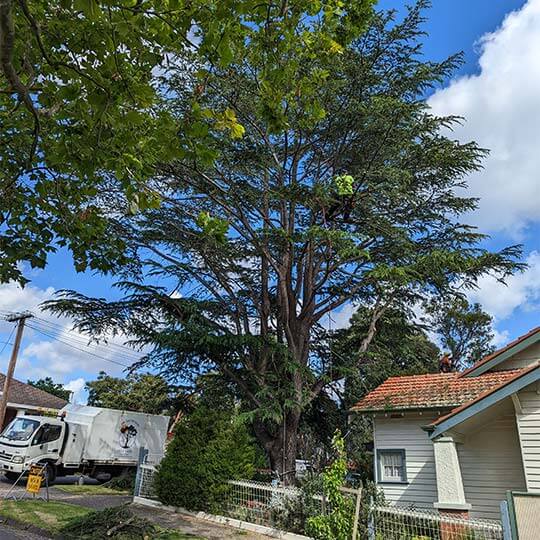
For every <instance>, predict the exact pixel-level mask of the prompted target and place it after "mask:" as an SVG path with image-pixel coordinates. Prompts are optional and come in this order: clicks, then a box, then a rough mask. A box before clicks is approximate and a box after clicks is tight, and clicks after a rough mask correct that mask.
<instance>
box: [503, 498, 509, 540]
mask: <svg viewBox="0 0 540 540" xmlns="http://www.w3.org/2000/svg"><path fill="white" fill-rule="evenodd" d="M501 522H502V529H503V539H504V540H512V528H511V526H510V514H509V513H508V502H507V501H501Z"/></svg>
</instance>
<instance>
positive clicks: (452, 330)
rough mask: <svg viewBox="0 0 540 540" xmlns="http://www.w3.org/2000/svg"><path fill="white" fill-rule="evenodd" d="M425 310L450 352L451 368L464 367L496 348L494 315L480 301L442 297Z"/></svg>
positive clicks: (429, 322)
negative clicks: (470, 302)
mask: <svg viewBox="0 0 540 540" xmlns="http://www.w3.org/2000/svg"><path fill="white" fill-rule="evenodd" d="M426 312H427V322H428V324H431V325H432V327H433V329H434V330H435V332H437V334H438V335H439V337H440V338H441V343H442V346H443V348H444V349H445V350H446V351H448V352H449V353H450V357H451V368H452V369H464V368H466V367H468V366H470V365H471V364H472V363H474V362H476V361H477V360H480V359H481V358H483V357H484V356H487V355H488V354H491V353H492V352H493V351H494V350H495V347H494V346H493V338H494V333H493V318H492V317H491V315H489V314H488V313H486V312H485V311H484V310H483V309H482V307H481V306H480V304H478V303H475V304H469V302H468V301H467V300H466V299H465V298H463V297H460V296H457V297H452V298H449V299H444V298H443V299H437V300H435V301H432V302H431V304H430V305H429V306H428V309H427V310H426Z"/></svg>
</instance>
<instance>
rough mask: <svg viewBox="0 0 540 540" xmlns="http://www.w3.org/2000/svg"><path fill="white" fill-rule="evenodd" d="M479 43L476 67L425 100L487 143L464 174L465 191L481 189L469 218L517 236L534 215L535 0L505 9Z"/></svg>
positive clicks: (539, 201) (539, 213)
mask: <svg viewBox="0 0 540 540" xmlns="http://www.w3.org/2000/svg"><path fill="white" fill-rule="evenodd" d="M479 47H480V59H479V65H480V72H479V73H478V75H473V76H465V77H460V78H458V79H457V80H455V81H453V82H452V83H451V84H450V85H449V86H448V87H447V88H445V89H443V90H440V91H438V92H436V93H435V94H434V95H433V96H432V97H431V98H430V100H429V104H430V106H431V107H432V109H433V112H434V113H436V114H442V115H445V114H457V115H461V116H464V117H465V120H466V121H465V123H464V125H463V126H462V127H458V128H456V130H455V132H454V133H455V136H456V137H457V138H458V139H459V140H461V141H469V140H476V141H477V142H478V144H479V145H480V146H482V147H484V148H488V149H489V150H490V151H491V153H490V156H489V157H488V158H487V160H486V161H485V162H484V165H485V168H484V169H483V170H482V171H480V172H478V173H476V174H474V175H472V176H471V177H470V193H471V194H472V195H474V196H479V197H481V202H480V209H479V211H477V212H476V213H475V215H474V216H473V221H474V222H476V224H478V225H479V226H480V227H482V228H483V229H484V230H491V231H505V232H508V233H510V234H512V235H515V236H516V235H519V234H520V233H521V232H522V230H523V229H524V227H526V226H527V224H529V223H531V222H536V221H539V220H540V173H539V171H540V152H539V151H538V149H539V148H540V129H538V126H539V125H540V105H539V103H540V102H539V99H538V96H539V95H540V61H539V60H538V51H539V50H540V0H529V1H528V2H527V3H526V4H525V5H524V6H523V8H521V9H520V10H518V11H514V12H512V13H510V14H509V15H507V17H506V18H505V19H504V21H503V23H502V25H501V27H500V28H498V29H497V30H496V31H494V32H493V33H490V34H486V35H484V36H483V37H482V39H481V40H480V42H479Z"/></svg>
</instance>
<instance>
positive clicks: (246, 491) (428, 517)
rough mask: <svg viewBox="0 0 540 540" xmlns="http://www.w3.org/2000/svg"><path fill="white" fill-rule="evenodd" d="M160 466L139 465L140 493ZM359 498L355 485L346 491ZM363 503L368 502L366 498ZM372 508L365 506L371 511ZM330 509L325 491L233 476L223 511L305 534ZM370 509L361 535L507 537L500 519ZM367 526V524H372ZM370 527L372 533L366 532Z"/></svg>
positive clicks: (383, 538)
mask: <svg viewBox="0 0 540 540" xmlns="http://www.w3.org/2000/svg"><path fill="white" fill-rule="evenodd" d="M155 473H156V467H155V466H154V465H151V464H147V463H142V464H141V465H140V466H139V472H138V475H137V476H138V482H137V485H136V488H135V496H137V497H143V498H146V499H155V498H156V495H155V492H154V489H153V480H154V475H155ZM345 492H346V494H347V495H349V496H351V497H354V493H355V490H345ZM362 504H368V503H367V501H362ZM367 510H368V509H367V508H365V511H366V513H367ZM324 512H325V500H324V498H323V496H322V495H321V494H318V493H311V494H306V493H305V492H303V491H302V490H300V489H297V488H294V487H286V486H277V485H272V484H268V483H263V482H255V481H252V480H231V481H229V482H227V485H226V486H224V489H223V503H222V506H221V508H220V510H219V513H220V514H222V515H225V516H228V517H232V518H236V519H239V520H241V521H246V522H249V523H255V524H257V525H265V526H267V527H272V528H274V529H280V530H284V531H288V532H297V533H302V532H303V529H304V525H305V518H306V517H307V516H308V515H316V514H322V513H324ZM367 521H368V523H366V519H365V514H364V518H363V526H362V527H361V530H359V534H358V536H357V538H358V539H359V540H366V537H367V540H503V538H504V537H503V529H502V525H501V523H500V522H497V521H490V520H483V519H463V518H459V517H453V516H448V515H442V514H439V513H438V512H437V511H429V510H417V509H412V508H407V507H399V506H380V505H375V506H372V507H371V508H370V509H369V518H368V520H367ZM366 525H367V528H366ZM366 530H367V533H366Z"/></svg>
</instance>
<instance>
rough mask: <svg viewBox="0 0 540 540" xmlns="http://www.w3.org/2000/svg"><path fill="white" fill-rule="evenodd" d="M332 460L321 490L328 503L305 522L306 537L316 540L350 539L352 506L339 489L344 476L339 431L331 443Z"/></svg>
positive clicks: (342, 447)
mask: <svg viewBox="0 0 540 540" xmlns="http://www.w3.org/2000/svg"><path fill="white" fill-rule="evenodd" d="M332 447H333V448H334V450H335V452H336V459H335V460H334V461H333V462H332V464H331V465H330V466H329V467H327V469H326V470H325V471H324V473H323V489H324V494H325V496H326V500H327V503H328V512H327V513H326V514H323V515H318V516H314V517H310V518H308V519H307V521H306V533H307V534H308V535H309V536H311V537H313V538H316V539H318V540H349V539H350V538H351V536H352V528H353V519H354V502H353V500H352V499H351V498H348V497H345V495H344V494H343V493H342V492H341V491H340V489H339V488H340V487H341V486H343V484H344V482H345V476H346V475H347V456H346V454H345V443H344V441H343V438H342V437H341V434H340V433H339V431H337V432H336V434H335V435H334V438H333V439H332Z"/></svg>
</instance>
